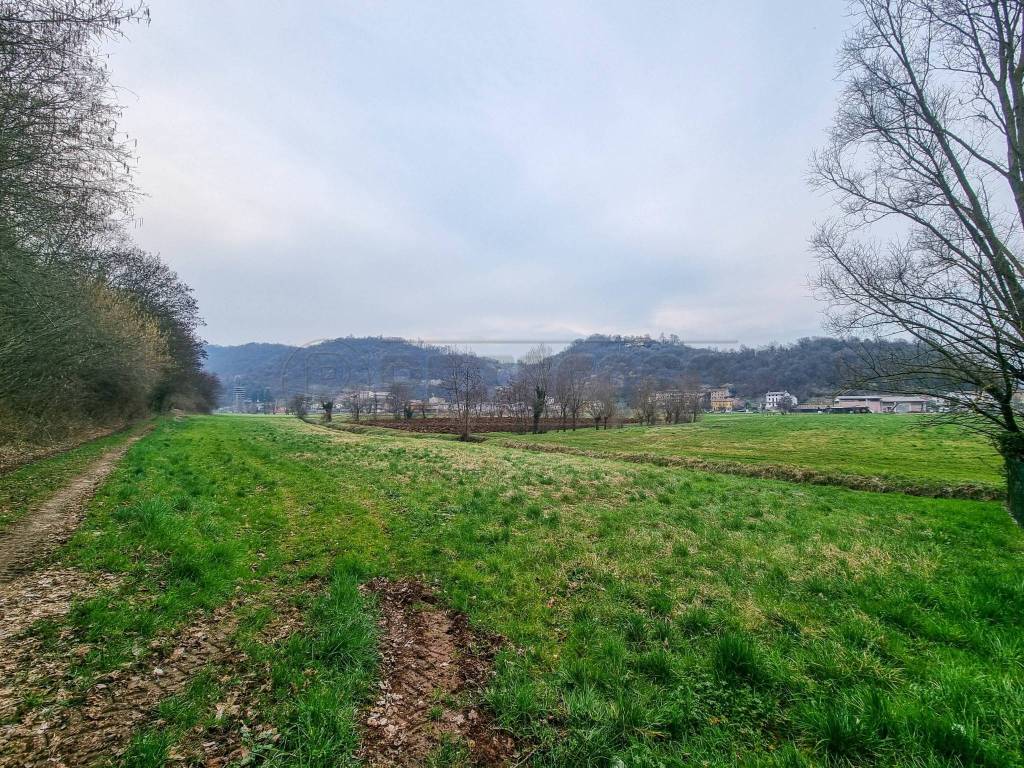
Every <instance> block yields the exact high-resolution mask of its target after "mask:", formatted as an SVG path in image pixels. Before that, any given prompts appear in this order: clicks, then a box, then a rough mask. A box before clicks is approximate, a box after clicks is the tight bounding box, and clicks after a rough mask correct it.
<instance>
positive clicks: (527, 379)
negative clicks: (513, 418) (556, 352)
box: [518, 344, 554, 434]
mask: <svg viewBox="0 0 1024 768" xmlns="http://www.w3.org/2000/svg"><path fill="white" fill-rule="evenodd" d="M518 378H519V380H520V382H521V391H522V393H523V395H524V396H525V398H526V407H527V409H528V411H529V414H530V418H531V420H532V422H531V426H532V431H533V433H534V434H536V433H538V432H540V419H541V416H543V415H544V409H545V408H546V407H547V403H548V395H549V394H550V392H551V389H552V385H553V383H554V382H553V375H552V360H551V350H550V349H549V348H548V347H547V346H546V345H544V344H541V345H539V346H536V347H534V348H533V349H531V350H530V351H529V352H527V353H526V355H524V356H523V359H522V360H521V361H520V364H519V373H518Z"/></svg>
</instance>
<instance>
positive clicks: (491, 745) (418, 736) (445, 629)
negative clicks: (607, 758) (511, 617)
mask: <svg viewBox="0 0 1024 768" xmlns="http://www.w3.org/2000/svg"><path fill="white" fill-rule="evenodd" d="M364 589H365V590H366V591H367V592H369V593H372V594H374V595H376V597H377V601H378V605H379V607H380V634H381V638H380V678H381V680H380V683H379V685H380V693H379V695H378V698H377V699H376V701H374V703H373V704H372V705H371V707H370V708H369V710H368V711H367V712H366V713H365V714H364V716H363V718H362V725H363V729H364V737H363V746H362V749H361V750H360V756H361V757H362V758H363V759H364V760H365V761H366V763H367V765H369V766H371V767H372V768H383V767H384V766H415V765H421V764H423V763H424V761H425V760H426V759H427V758H428V757H429V756H430V755H431V753H433V752H434V751H435V750H436V749H437V748H438V747H439V746H440V745H442V744H444V743H446V742H453V743H455V744H458V745H460V746H462V747H463V748H464V749H465V750H467V751H468V762H470V763H471V764H473V765H482V766H503V765H509V764H512V763H513V762H514V761H515V759H516V756H517V752H518V744H517V743H516V741H515V739H513V738H512V737H511V736H510V735H509V734H508V733H506V732H504V731H502V730H500V729H499V728H498V727H497V725H496V724H495V723H494V721H493V719H492V718H491V717H490V716H489V715H488V714H487V712H486V711H485V710H483V709H481V708H480V706H479V702H478V699H479V694H480V692H481V691H482V690H483V688H484V687H485V686H486V684H487V681H488V680H489V679H490V677H491V674H492V666H493V660H494V655H495V653H496V651H497V649H498V648H499V647H500V645H501V640H500V638H497V637H495V636H489V635H485V634H483V633H481V632H479V631H476V630H474V629H473V628H472V627H470V625H469V622H468V621H467V619H466V617H465V615H463V614H460V613H454V612H452V611H448V610H446V609H445V608H444V607H442V606H441V605H440V604H439V602H438V600H437V597H436V596H435V595H434V593H433V592H432V591H431V590H430V589H429V588H428V587H427V586H425V585H424V584H421V583H419V582H415V581H391V580H389V579H375V580H374V581H371V582H370V583H369V584H367V585H365V587H364Z"/></svg>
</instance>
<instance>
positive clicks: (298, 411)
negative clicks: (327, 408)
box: [288, 395, 309, 419]
mask: <svg viewBox="0 0 1024 768" xmlns="http://www.w3.org/2000/svg"><path fill="white" fill-rule="evenodd" d="M288 410H289V411H291V412H292V413H294V414H295V415H296V416H298V417H299V418H300V419H302V418H305V416H306V414H307V413H308V412H309V411H308V409H307V408H306V397H305V395H292V397H291V399H290V400H289V401H288Z"/></svg>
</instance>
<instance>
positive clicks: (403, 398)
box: [388, 381, 413, 420]
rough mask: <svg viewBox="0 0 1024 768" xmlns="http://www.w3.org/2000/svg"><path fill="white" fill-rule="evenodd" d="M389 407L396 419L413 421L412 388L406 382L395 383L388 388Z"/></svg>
mask: <svg viewBox="0 0 1024 768" xmlns="http://www.w3.org/2000/svg"><path fill="white" fill-rule="evenodd" d="M388 407H389V408H390V409H391V414H392V415H393V416H394V417H395V418H396V419H399V418H404V419H406V420H408V419H411V418H412V415H413V403H412V387H411V386H410V385H409V384H408V383H407V382H404V381H393V382H391V384H390V385H389V386H388Z"/></svg>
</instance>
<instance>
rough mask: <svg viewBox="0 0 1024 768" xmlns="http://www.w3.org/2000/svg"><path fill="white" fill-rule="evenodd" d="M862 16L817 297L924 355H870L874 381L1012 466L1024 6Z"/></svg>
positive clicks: (1023, 181)
mask: <svg viewBox="0 0 1024 768" xmlns="http://www.w3.org/2000/svg"><path fill="white" fill-rule="evenodd" d="M855 15H856V18H857V21H858V24H857V26H856V28H855V30H854V31H853V32H852V34H851V35H850V36H849V37H848V39H847V40H846V42H845V44H844V46H843V49H842V53H841V65H840V67H841V73H842V75H843V76H844V77H845V81H846V85H845V89H844V92H843V96H842V100H841V106H840V108H839V110H838V113H837V116H836V122H835V126H834V128H833V129H832V134H831V140H830V142H829V144H828V146H826V147H825V148H824V149H823V150H822V151H821V152H819V153H817V154H816V155H815V156H814V158H813V166H812V167H813V176H812V179H813V182H814V183H815V184H817V185H818V186H820V187H821V188H823V189H825V190H827V191H830V192H832V193H833V194H834V195H835V198H836V203H837V205H838V208H839V214H838V215H837V216H836V217H835V218H833V219H832V220H830V221H828V222H826V223H825V224H823V225H822V226H821V227H820V228H819V229H818V231H817V233H816V234H815V237H814V241H813V245H814V249H815V251H816V252H817V254H818V256H819V258H820V262H821V271H820V275H819V277H818V279H817V281H816V285H817V287H818V288H819V289H820V291H821V293H822V294H823V296H824V297H825V298H827V299H828V300H829V301H830V302H831V324H832V327H833V328H834V329H835V330H838V331H840V332H845V333H861V334H865V333H866V334H868V335H872V336H878V337H882V336H891V335H897V336H904V337H909V338H910V339H912V340H913V341H914V342H915V346H914V351H913V352H912V353H911V354H906V355H899V356H898V357H897V356H889V357H880V356H878V355H874V354H868V353H866V352H865V353H864V355H863V357H864V359H863V361H862V363H863V365H862V371H861V373H862V378H861V381H862V382H863V383H866V384H868V385H870V386H873V387H877V388H879V389H887V390H890V391H897V392H907V391H918V392H927V393H931V394H934V395H937V396H939V397H941V398H943V399H945V400H946V401H947V402H948V403H950V404H951V405H952V406H953V407H954V408H955V409H958V410H960V411H962V412H969V413H972V414H974V415H975V416H976V417H980V419H976V420H975V422H974V423H978V421H980V423H981V424H983V425H984V428H985V429H986V431H987V432H988V433H989V434H990V435H991V436H992V437H993V438H995V439H996V440H997V442H998V445H999V446H1000V449H1001V451H1002V453H1003V455H1004V457H1005V458H1006V460H1007V463H1008V468H1010V469H1012V468H1014V467H1017V466H1020V463H1021V461H1022V460H1024V437H1022V435H1021V426H1020V418H1021V411H1020V405H1019V403H1018V402H1017V400H1016V399H1015V397H1014V396H1015V394H1016V393H1017V391H1018V389H1019V387H1020V383H1021V380H1022V375H1024V284H1022V280H1024V277H1022V272H1024V266H1022V262H1021V258H1020V255H1021V246H1022V243H1021V236H1022V226H1024V23H1022V16H1024V7H1022V5H1021V4H1020V3H1019V2H1011V1H1010V0H988V1H985V2H982V1H981V0H859V1H858V2H857V3H855ZM880 235H885V236H887V237H888V242H887V243H886V244H885V245H882V244H880V243H879V241H878V239H877V238H878V237H879V236H880ZM862 385H863V384H862ZM1012 497H1013V494H1011V498H1012ZM1013 507H1014V505H1013V504H1011V511H1013V513H1014V516H1015V517H1016V518H1017V520H1018V521H1019V522H1024V510H1022V509H1016V508H1013Z"/></svg>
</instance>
